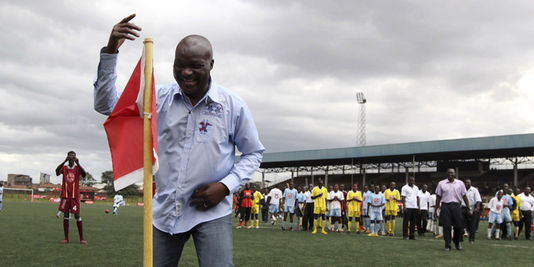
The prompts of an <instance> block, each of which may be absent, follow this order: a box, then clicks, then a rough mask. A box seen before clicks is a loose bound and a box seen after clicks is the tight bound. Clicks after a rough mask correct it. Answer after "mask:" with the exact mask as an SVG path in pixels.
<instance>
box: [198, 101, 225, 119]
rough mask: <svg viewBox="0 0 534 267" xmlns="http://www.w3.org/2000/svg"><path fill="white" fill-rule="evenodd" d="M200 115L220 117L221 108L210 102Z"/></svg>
mask: <svg viewBox="0 0 534 267" xmlns="http://www.w3.org/2000/svg"><path fill="white" fill-rule="evenodd" d="M202 113H203V115H210V116H215V117H221V116H222V113H223V106H222V105H221V104H219V103H215V102H212V103H209V104H208V105H207V106H206V109H205V110H204V112H202Z"/></svg>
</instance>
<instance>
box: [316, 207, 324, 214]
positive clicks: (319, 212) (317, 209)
mask: <svg viewBox="0 0 534 267" xmlns="http://www.w3.org/2000/svg"><path fill="white" fill-rule="evenodd" d="M313 214H326V207H321V206H313Z"/></svg>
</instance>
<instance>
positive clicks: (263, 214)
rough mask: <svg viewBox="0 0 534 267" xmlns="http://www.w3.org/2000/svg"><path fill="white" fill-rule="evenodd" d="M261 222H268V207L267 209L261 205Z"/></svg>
mask: <svg viewBox="0 0 534 267" xmlns="http://www.w3.org/2000/svg"><path fill="white" fill-rule="evenodd" d="M261 220H262V221H263V222H268V221H269V207H267V205H263V207H261Z"/></svg>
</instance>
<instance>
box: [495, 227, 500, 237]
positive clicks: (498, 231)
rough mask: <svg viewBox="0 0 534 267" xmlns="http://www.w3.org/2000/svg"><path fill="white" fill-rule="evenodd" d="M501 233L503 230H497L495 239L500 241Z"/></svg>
mask: <svg viewBox="0 0 534 267" xmlns="http://www.w3.org/2000/svg"><path fill="white" fill-rule="evenodd" d="M500 233H501V229H497V230H495V238H496V239H500Z"/></svg>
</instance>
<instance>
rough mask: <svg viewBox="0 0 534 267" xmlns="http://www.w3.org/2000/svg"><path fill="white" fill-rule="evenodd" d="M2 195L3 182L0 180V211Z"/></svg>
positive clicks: (0, 209)
mask: <svg viewBox="0 0 534 267" xmlns="http://www.w3.org/2000/svg"><path fill="white" fill-rule="evenodd" d="M3 197H4V184H3V183H2V182H0V211H2V199H3Z"/></svg>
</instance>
